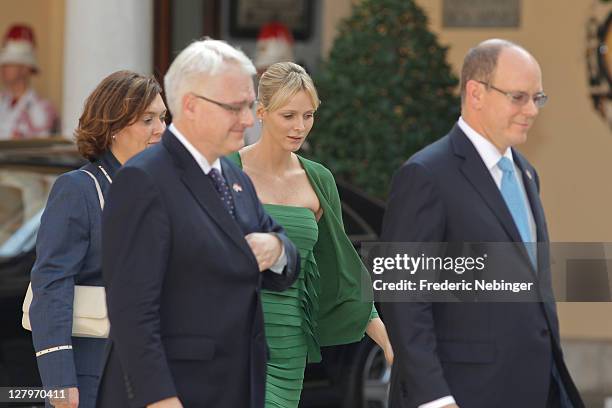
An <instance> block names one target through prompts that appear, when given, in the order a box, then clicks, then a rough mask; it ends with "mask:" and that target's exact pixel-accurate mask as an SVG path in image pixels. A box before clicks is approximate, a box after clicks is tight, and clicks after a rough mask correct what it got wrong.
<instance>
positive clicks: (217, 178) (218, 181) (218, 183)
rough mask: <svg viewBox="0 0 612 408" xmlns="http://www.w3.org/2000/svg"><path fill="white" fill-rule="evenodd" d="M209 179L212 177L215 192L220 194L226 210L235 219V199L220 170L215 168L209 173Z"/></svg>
mask: <svg viewBox="0 0 612 408" xmlns="http://www.w3.org/2000/svg"><path fill="white" fill-rule="evenodd" d="M208 177H210V179H211V180H212V182H213V185H214V186H215V190H217V193H219V198H220V199H221V201H222V202H223V205H224V206H225V209H226V210H227V212H229V213H230V215H231V216H232V217H234V218H235V213H236V209H235V207H234V197H233V196H232V192H231V191H230V189H229V186H228V185H227V181H225V178H224V177H223V176H222V175H221V173H219V170H217V169H215V168H214V167H213V168H212V169H211V170H210V171H209V172H208Z"/></svg>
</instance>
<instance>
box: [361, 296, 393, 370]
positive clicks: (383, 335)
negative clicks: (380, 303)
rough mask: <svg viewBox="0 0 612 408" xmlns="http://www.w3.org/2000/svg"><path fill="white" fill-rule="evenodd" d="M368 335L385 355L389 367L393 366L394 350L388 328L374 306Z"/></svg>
mask: <svg viewBox="0 0 612 408" xmlns="http://www.w3.org/2000/svg"><path fill="white" fill-rule="evenodd" d="M366 333H367V335H368V336H370V338H371V339H372V340H374V342H375V343H376V344H378V345H379V346H380V348H381V349H382V350H383V352H384V353H385V359H386V360H387V363H388V364H389V365H391V364H393V348H392V347H391V342H390V341H389V335H388V334H387V328H386V327H385V324H384V323H383V321H382V319H381V318H380V317H378V313H377V312H376V308H375V307H374V305H372V314H371V315H370V321H369V322H368V325H367V326H366Z"/></svg>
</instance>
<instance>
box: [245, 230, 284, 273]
mask: <svg viewBox="0 0 612 408" xmlns="http://www.w3.org/2000/svg"><path fill="white" fill-rule="evenodd" d="M245 239H246V241H247V243H248V244H249V247H251V251H253V255H255V259H257V265H258V266H259V271H260V272H262V271H265V270H266V269H270V267H271V266H272V265H274V264H275V263H276V261H277V260H278V257H279V256H280V255H281V253H282V249H283V247H282V243H281V240H280V239H278V237H277V236H276V235H274V234H269V233H263V232H253V233H251V234H248V235H247V236H245Z"/></svg>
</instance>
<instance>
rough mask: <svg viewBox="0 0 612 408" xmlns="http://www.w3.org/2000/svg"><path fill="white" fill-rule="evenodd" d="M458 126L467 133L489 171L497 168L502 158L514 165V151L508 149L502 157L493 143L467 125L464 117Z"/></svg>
mask: <svg viewBox="0 0 612 408" xmlns="http://www.w3.org/2000/svg"><path fill="white" fill-rule="evenodd" d="M457 125H459V127H460V128H461V130H462V131H463V133H465V135H466V136H467V138H468V139H470V142H472V144H473V145H474V147H475V148H476V151H477V152H478V154H479V155H480V157H481V158H482V161H483V162H484V164H485V166H487V169H489V170H491V169H493V168H494V167H495V166H497V163H498V162H499V160H500V159H501V158H502V156H504V157H507V158H508V159H510V161H512V162H513V163H514V160H513V158H512V149H510V148H508V149H506V151H505V152H504V154H503V155H502V154H501V153H500V152H499V150H497V147H495V145H494V144H493V143H491V142H490V141H489V140H488V139H487V138H485V137H484V136H482V135H481V134H480V133H478V132H476V131H475V130H474V129H473V128H472V127H471V126H470V125H468V124H467V122H466V121H465V120H463V117H460V118H459V121H458V122H457Z"/></svg>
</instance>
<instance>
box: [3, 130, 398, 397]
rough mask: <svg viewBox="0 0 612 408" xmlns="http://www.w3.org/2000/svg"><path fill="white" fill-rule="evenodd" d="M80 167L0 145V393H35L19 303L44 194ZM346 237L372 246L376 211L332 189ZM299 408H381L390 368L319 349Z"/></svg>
mask: <svg viewBox="0 0 612 408" xmlns="http://www.w3.org/2000/svg"><path fill="white" fill-rule="evenodd" d="M83 163H84V160H83V159H82V158H81V157H80V156H78V154H77V152H76V149H75V147H74V145H73V144H72V143H71V142H69V141H66V140H61V139H55V140H51V139H48V140H30V141H19V142H7V141H4V142H0V327H2V330H1V332H0V387H4V386H30V387H34V386H40V379H39V375H38V370H37V367H36V360H35V357H34V350H33V347H32V339H31V335H30V333H29V332H28V331H26V330H24V329H23V328H22V327H21V315H22V311H21V308H22V302H23V297H24V294H25V292H26V288H27V286H28V282H29V279H30V270H31V268H32V265H33V264H34V260H35V257H36V254H35V243H36V234H37V232H38V227H39V225H40V217H41V215H42V211H43V210H44V207H45V204H46V200H47V197H48V195H49V191H50V189H51V187H52V185H53V182H54V181H55V179H56V178H57V177H58V176H59V175H60V174H62V173H64V172H66V171H69V170H72V169H75V168H78V167H80V166H81V165H82V164H83ZM338 190H339V192H340V197H341V200H342V209H343V217H344V223H345V228H346V232H347V234H348V235H349V237H350V238H351V240H352V242H353V244H354V245H355V246H356V247H357V248H358V247H359V244H360V243H361V242H363V241H369V240H375V239H376V238H377V236H378V233H379V229H380V225H381V222H382V215H383V205H382V203H380V202H378V201H376V200H373V199H370V198H368V197H367V196H365V195H364V194H362V193H360V192H359V191H357V190H356V189H354V188H352V187H351V186H349V185H347V184H345V183H342V182H338ZM305 376H306V377H305V383H304V391H303V393H302V402H301V403H300V407H303V408H306V407H328V408H331V407H334V408H336V407H338V408H349V407H350V408H360V407H363V408H383V407H386V406H387V403H386V399H387V388H388V384H389V377H390V368H389V367H388V366H387V364H386V361H385V359H384V355H383V353H382V350H381V349H380V348H379V347H378V346H376V345H375V344H374V343H373V342H372V341H371V340H369V339H368V338H366V339H364V340H363V341H361V342H359V343H355V344H350V345H345V346H337V347H327V348H324V349H323V362H322V363H318V364H310V365H309V366H308V367H307V370H306V374H305Z"/></svg>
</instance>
